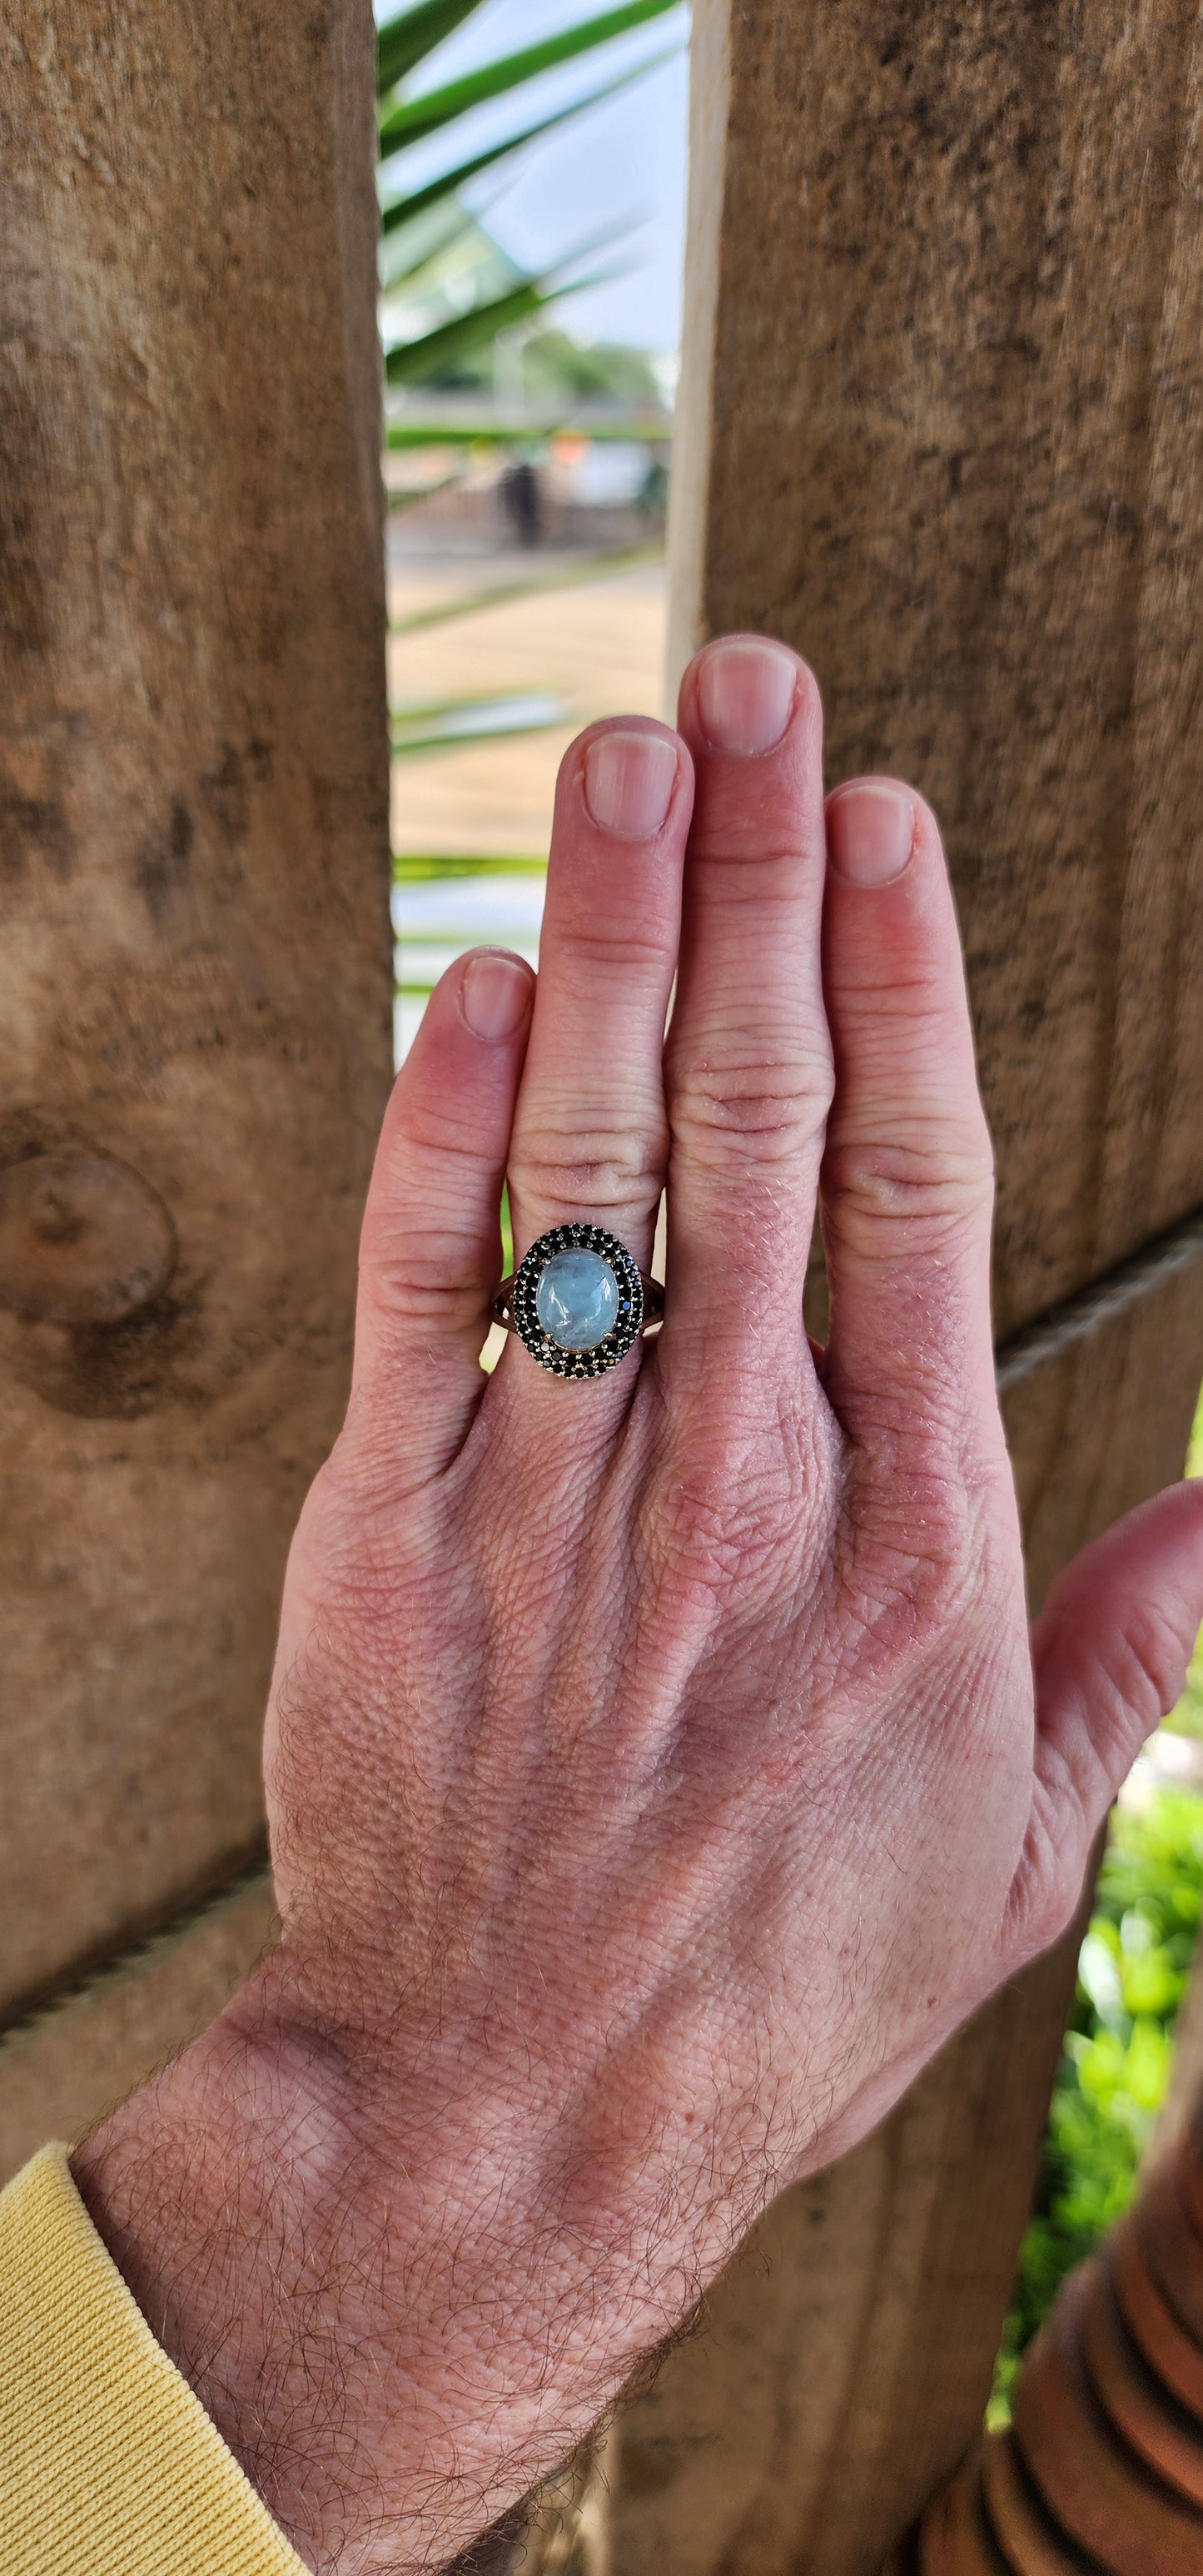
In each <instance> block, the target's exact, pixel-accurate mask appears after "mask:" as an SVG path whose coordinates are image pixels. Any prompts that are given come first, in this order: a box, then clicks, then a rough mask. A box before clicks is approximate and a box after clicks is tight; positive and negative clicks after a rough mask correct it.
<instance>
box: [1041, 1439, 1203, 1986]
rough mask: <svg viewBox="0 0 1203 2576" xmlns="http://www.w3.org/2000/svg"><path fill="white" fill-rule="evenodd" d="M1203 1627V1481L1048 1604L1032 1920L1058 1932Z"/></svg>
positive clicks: (1170, 1500)
mask: <svg viewBox="0 0 1203 2576" xmlns="http://www.w3.org/2000/svg"><path fill="white" fill-rule="evenodd" d="M1201 1624H1203V1478H1199V1479H1192V1480H1191V1481H1190V1482H1188V1483H1186V1484H1182V1485H1171V1486H1169V1487H1168V1489H1167V1491H1166V1492H1165V1493H1163V1494H1155V1495H1154V1497H1153V1499H1152V1501H1151V1502H1148V1503H1141V1504H1140V1505H1139V1507H1138V1509H1137V1510H1136V1511H1134V1512H1128V1513H1127V1514H1126V1516H1125V1518H1124V1519H1123V1520H1122V1521H1117V1522H1116V1523H1115V1526H1114V1528H1113V1529H1109V1530H1107V1531H1105V1532H1104V1534H1103V1536H1102V1538H1097V1539H1095V1540H1094V1541H1093V1543H1092V1544H1091V1546H1089V1547H1086V1548H1083V1550H1082V1552H1081V1555H1080V1556H1076V1557H1075V1558H1074V1559H1073V1562H1072V1564H1071V1565H1068V1566H1067V1567H1066V1568H1065V1571H1064V1573H1063V1574H1061V1575H1059V1576H1058V1578H1057V1581H1056V1582H1055V1583H1054V1585H1053V1587H1052V1590H1051V1592H1050V1593H1049V1596H1048V1599H1047V1601H1046V1603H1045V1606H1044V1609H1043V1610H1042V1612H1041V1614H1040V1617H1039V1618H1038V1619H1037V1621H1036V1623H1035V1626H1034V1627H1033V1630H1032V1664H1033V1670H1034V1674H1035V1684H1036V1744H1035V1768H1036V1786H1035V1801H1034V1807H1033V1827H1034V1832H1033V1836H1032V1838H1030V1840H1029V1847H1028V1853H1027V1855H1026V1857H1025V1863H1024V1870H1023V1872H1022V1873H1021V1877H1026V1878H1027V1879H1028V1881H1029V1884H1028V1886H1027V1887H1026V1889H1022V1890H1017V1894H1018V1895H1021V1896H1022V1898H1023V1900H1024V1902H1023V1905H1022V1910H1023V1911H1024V1912H1025V1913H1026V1912H1028V1911H1029V1910H1030V1908H1031V1904H1032V1900H1033V1898H1036V1899H1037V1900H1038V1911H1039V1913H1040V1914H1041V1915H1042V1916H1043V1915H1044V1913H1045V1909H1046V1908H1047V1911H1048V1916H1049V1918H1050V1919H1051V1924H1052V1931H1053V1932H1055V1931H1056V1930H1058V1929H1059V1928H1060V1927H1061V1925H1062V1923H1064V1922H1066V1921H1068V1919H1069V1916H1070V1915H1071V1914H1072V1911H1073V1908H1074V1906H1075V1904H1076V1902H1077V1897H1078V1893H1079V1890H1080V1887H1081V1882H1082V1877H1083V1873H1084V1871H1085V1868H1086V1862H1087V1858H1088V1856H1089V1853H1090V1849H1091V1845H1092V1843H1093V1841H1094V1837H1095V1835H1096V1833H1097V1832H1098V1829H1099V1826H1100V1825H1101V1824H1102V1821H1103V1818H1104V1816H1105V1815H1106V1813H1107V1809H1108V1807H1109V1806H1110V1804H1111V1801H1112V1799H1113V1798H1114V1797H1115V1794H1116V1791H1117V1790H1118V1789H1119V1787H1120V1786H1121V1783H1122V1782H1123V1781H1124V1779H1125V1778H1126V1777H1127V1774H1128V1772H1129V1771H1130V1770H1131V1767H1132V1764H1133V1762H1134V1761H1135V1759H1136V1756H1137V1754H1138V1753H1139V1751H1140V1748H1141V1745H1142V1744H1143V1742H1144V1740H1145V1737H1146V1736H1147V1735H1150V1734H1151V1733H1152V1731H1153V1728H1154V1727H1155V1726H1156V1725H1157V1723H1158V1721H1159V1719H1161V1718H1163V1717H1164V1716H1165V1715H1166V1714H1167V1712H1168V1711H1169V1710H1170V1709H1171V1708H1172V1707H1173V1705H1174V1702H1175V1700H1177V1699H1178V1698H1179V1697H1180V1696H1181V1693H1182V1687H1183V1683H1184V1681H1185V1679H1186V1667H1187V1665H1188V1663H1189V1661H1190V1658H1191V1655H1192V1653H1193V1651H1194V1645H1195V1639H1196V1637H1197V1635H1198V1632H1199V1628H1200V1625H1201ZM1033 1880H1035V1882H1036V1884H1032V1881H1033ZM1050 1937H1051V1936H1050Z"/></svg>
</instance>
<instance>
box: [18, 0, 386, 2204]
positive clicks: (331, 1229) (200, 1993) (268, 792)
mask: <svg viewBox="0 0 1203 2576" xmlns="http://www.w3.org/2000/svg"><path fill="white" fill-rule="evenodd" d="M0 59H2V61H3V69H4V109H3V117H4V148H3V153H2V155H0V337H2V338H3V342H4V361H3V367H2V369H0V411H2V414H3V426H2V429H0V531H2V549H0V551H2V561H3V568H2V570H0V886H2V887H3V894H4V936H3V942H2V943H0V997H2V1008H3V1020H4V1029H5V1047H4V1061H3V1073H2V1077H0V1084H2V1088H0V1461H2V1467H0V1474H2V1479H3V1527H2V1532H0V1549H2V1551H3V1568H2V1573H0V1597H2V1599H3V1605H4V1607H3V1620H4V1636H3V1640H2V1642H0V1671H2V1672H3V1676H4V1695H5V1701H6V1708H5V1764H4V1784H5V1785H4V1798H3V1802H2V1808H0V2023H2V2024H3V2025H4V2026H5V2027H6V2028H7V2030H8V2031H9V2033H10V2035H11V2044H10V2043H9V2042H5V2041H2V2040H0V2165H2V2167H3V2172H7V2171H8V2170H10V2169H11V2166H12V2164H13V2163H14V2162H16V2161H19V2159H20V2156H21V2154H22V2153H23V2152H25V2151H26V2149H27V2147H28V2145H29V2144H31V2143H33V2140H32V2139H31V2138H30V2136H29V2128H30V2125H31V2122H32V2123H33V2125H34V2128H35V2134H36V2133H37V2132H40V2133H41V2134H45V2127H44V2125H43V2124H44V2121H45V2117H46V2113H47V2110H48V2109H49V2110H50V2111H51V2113H52V2115H53V2116H54V2117H55V2118H56V2119H57V2118H59V2117H60V2116H61V2118H62V2119H63V2121H64V2122H65V2123H66V2124H69V2125H68V2134H69V2133H70V2129H72V2128H74V2129H78V2128H79V2127H80V2126H81V2125H83V2124H84V2123H85V2122H86V2121H87V2119H88V2118H90V2117H92V2116H95V2115H96V2114H98V2113H99V2112H100V2111H101V2110H103V2109H104V2108H105V2107H106V2106H107V2103H108V2102H109V2101H110V2100H112V2099H113V2098H115V2097H117V2096H119V2095H120V2094H121V2092H122V2091H123V2090H124V2089H125V2087H126V2085H127V2084H128V2083H129V2082H130V2081H133V2080H136V2079H137V2077H139V2076H140V2075H141V2074H143V2073H144V2072H145V2071H146V2069H147V2067H148V2066H150V2065H153V2064H154V2063H155V2062H156V2061H157V2060H158V2059H160V2058H161V2057H163V2056H164V2055H165V2054H167V2053H168V2052H169V2050H170V2049H171V2048H172V2047H173V2046H174V2045H175V2044H176V2043H177V2042H178V2041H179V2040H180V2039H182V2038H183V2037H185V2036H187V2034H188V2028H189V2026H190V2025H194V2024H195V2023H197V2022H200V2023H203V2022H204V2021H205V2020H207V2018H208V2017H209V2015H210V2013H211V2012H212V2011H213V2010H214V2009H215V2008H216V2006H217V2005H218V2004H219V2003H220V2002H221V2001H222V2000H223V1999H224V1995H225V1994H226V1993H227V1992H228V1991H229V1989H230V1987H231V1986H232V1985H234V1984H236V1983H237V1982H238V1981H239V1979H240V1977H241V1975H242V1974H243V1973H244V1972H245V1969H246V1967H247V1966H248V1965H249V1964H250V1962H251V1960H252V1959H253V1958H254V1955H255V1952H256V1950H257V1949H258V1947H259V1946H260V1945H261V1943H262V1941H263V1940H264V1938H265V1937H266V1934H267V1930H268V1926H269V1922H270V1907H269V1899H268V1895H267V1892H266V1889H265V1886H264V1884H263V1882H262V1880H261V1879H260V1878H258V1877H257V1876H256V1875H255V1865H256V1863H257V1862H258V1861H259V1860H261V1856H262V1808H261V1799H260V1788H259V1740H260V1730H261V1722H262V1711H263V1700H264V1691H265V1684H266V1680H267V1676H268V1672H269V1668H270V1660H271V1653H272V1644H273V1634H274V1625H275V1618H276V1609H277V1602H278V1595H279V1584H280V1577H281V1571H282V1567H283V1561H284V1553H285V1549H286V1546H287V1542H288V1536H289V1531H290V1527H291V1524H292V1521H293V1519H294V1517H295V1514H296V1510H297V1506H298V1504H299V1501H300V1498H301V1495H302V1493H303V1491H304V1488H305V1485H306V1482H307V1480H308V1478H309V1476H310V1474H311V1473H312V1471H313V1469H314V1467H315V1465H316V1464H317V1462H318V1460H319V1458H320V1457H321V1455H322V1454H323V1451H324V1449H325V1448H326V1447H327V1446H328V1444H329V1441H330V1439H331V1437H332V1435H333V1433H334V1431H335V1429H336V1427H337V1422H338V1418H339V1413H340V1409H341V1401H342V1397H343V1390H344V1382H345V1377H346V1370H347V1362H348V1355H349V1339H350V1317H351V1310H352V1297H353V1275H354V1255H355V1239H356V1233H357V1226H358V1215H359V1207H360V1203H361V1199H362V1194H363V1190H364V1187H365V1182H366V1177H367V1171H368V1167H369V1160H370V1155H371V1151H372V1145H373V1141H374V1136H375V1130H376V1126H377V1122H378V1117H379V1113H380V1110H381V1107H382V1104H383V1100H384V1097H385V1093H386V1089H387V1084H388V1080H389V1071H390V1015H391V989H392V979H391V959H390V947H389V936H388V920H387V897H388V833H387V790H388V773H387V743H386V728H385V717H384V652H383V599H382V589H383V584H382V555H381V523H380V476H379V357H378V349H377V342H376V330H375V234H376V216H375V197H374V182H373V168H374V131H375V129H374V115H373V106H374V86H373V67H374V41H373V27H372V19H371V12H370V8H369V5H368V0H308V5H307V6H306V7H304V8H299V7H298V8H287V9H281V10H274V11H273V10H268V11H266V12H265V11H262V10H260V11H258V12H255V11H250V12H248V11H247V10H246V9H244V8H240V7H238V6H236V5H234V0H195V5H192V6H190V7H187V8H185V9H182V10H177V9H171V8H168V9H164V8H162V7H160V6H158V5H156V0H129V5H128V6H125V7H123V8H121V9H120V10H117V11H113V10H111V9H108V8H105V7H103V6H101V5H100V0H64V5H63V6H61V7H57V8H55V9H54V10H52V11H50V12H46V11H45V10H43V9H40V8H37V7H35V6H33V5H32V0H24V5H20V0H19V5H18V7H17V9H16V12H15V14H14V13H13V12H11V11H10V13H9V15H8V18H7V20H6V24H5V27H4V30H3V32H2V33H0ZM239 1870H241V1871H242V1877H241V1879H240V1881H239V1883H238V1885H237V1887H236V1888H235V1889H234V1891H233V1893H232V1894H231V1897H230V1900H229V1904H228V1906H227V1907H226V1908H225V1910H224V1911H223V1910H222V1909H221V1908H219V1909H218V1912H217V1914H216V1915H215V1914H214V1911H213V1907H212V1905H211V1904H210V1903H209V1902H208V1899H209V1897H210V1895H211V1893H212V1891H214V1890H215V1889H216V1888H217V1887H218V1886H219V1885H220V1884H221V1882H223V1881H226V1880H229V1879H230V1877H231V1874H232V1873H236V1872H238V1871H239ZM248 1873H249V1874H248ZM173 1919H175V1920H176V1923H177V1929H176V1934H175V1936H172V1934H171V1933H170V1931H166V1932H165V1931H164V1929H163V1927H164V1926H165V1925H169V1924H170V1923H171V1922H172V1920H173ZM147 1934H155V1935H156V1938H155V1940H154V1941H152V1944H151V1948H150V1950H149V1951H147V1950H146V1949H145V1948H144V1947H137V1946H136V1945H138V1944H140V1943H142V1941H143V1938H144V1936H145V1935H147ZM173 1937H174V1938H175V1941H176V1944H177V1948H176V1950H173V1947H172V1941H173ZM132 1945H133V1946H132ZM119 1956H120V1957H128V1979H127V1981H126V1982H125V1983H124V1984H123V1983H122V1977H123V1974H124V1972H123V1971H122V1970H121V1969H119V1967H118V1966H117V1965H116V1964H115V1963H116V1961H117V1959H118V1957H119ZM97 1970H99V1971H100V1974H99V1976H98V1979H97V1981H96V1983H95V1984H94V1985H93V1986H91V1987H89V1988H88V1989H87V1991H85V1992H82V1993H81V1992H76V1993H75V1995H74V1997H73V1999H72V2000H70V2001H67V2000H65V1999H64V1998H65V1994H66V1990H67V1989H69V1988H72V1987H77V1986H78V1980H79V1978H80V1976H81V1973H82V1972H84V1971H87V1972H92V1971H97ZM114 1979H116V1984H114ZM56 1999H60V2000H61V2009H62V2011H63V2012H64V2013H66V2014H67V2017H68V2019H67V2023H66V2024H63V2025H62V2026H61V2027H60V2025H59V2024H58V2023H56V2019H55V2014H56V2010H57V2009H58V2002H57V2001H56ZM31 2006H36V2007H37V2008H38V2011H39V2014H40V2018H39V2019H38V2020H37V2022H36V2025H35V2024H28V2025H27V2026H26V2027H25V2028H24V2029H23V2030H22V2032H21V2033H20V2034H19V2035H16V2034H15V2033H14V2027H13V2026H14V2024H15V2023H16V2022H17V2021H18V2020H19V2019H20V2017H21V2016H23V2015H25V2014H27V2013H28V2011H29V2009H30V2007H31ZM39 2066H40V2067H41V2068H42V2070H43V2077H44V2081H43V2083H42V2086H41V2089H40V2090H39V2082H38V2068H39ZM2 2178H3V2173H0V2179H2Z"/></svg>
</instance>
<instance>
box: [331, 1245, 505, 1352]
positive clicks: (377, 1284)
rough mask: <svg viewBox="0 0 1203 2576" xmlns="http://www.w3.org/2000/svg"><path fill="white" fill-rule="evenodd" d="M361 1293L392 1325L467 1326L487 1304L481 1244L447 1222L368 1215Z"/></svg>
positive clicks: (361, 1259) (450, 1328)
mask: <svg viewBox="0 0 1203 2576" xmlns="http://www.w3.org/2000/svg"><path fill="white" fill-rule="evenodd" d="M359 1291H360V1296H361V1299H362V1300H363V1301H364V1303H365V1304H366V1305H368V1306H369V1307H370V1308H371V1310H372V1311H373V1312H374V1313H375V1314H378V1315H380V1316H382V1317H383V1318H385V1319H386V1320H387V1321H388V1322H389V1323H390V1324H391V1325H393V1326H401V1327H404V1326H410V1327H415V1328H417V1329H419V1330H420V1329H421V1328H422V1327H423V1326H425V1325H430V1324H436V1325H437V1327H438V1329H439V1331H440V1332H441V1333H446V1332H448V1331H451V1332H454V1331H455V1330H456V1328H457V1326H460V1325H462V1326H463V1327H464V1328H465V1329H466V1327H467V1326H468V1325H469V1324H470V1323H475V1322H476V1321H477V1320H478V1319H479V1317H480V1315H481V1311H482V1305H483V1297H484V1290H483V1286H482V1281H481V1275H480V1245H479V1242H478V1240H477V1238H476V1236H475V1235H473V1234H468V1233H457V1232H456V1230H455V1228H454V1227H453V1226H449V1225H447V1224H446V1222H442V1223H440V1224H438V1225H435V1224H431V1225H429V1226H425V1227H424V1226H420V1225H414V1224H407V1225H405V1226H404V1227H402V1226H398V1225H390V1223H389V1222H388V1220H387V1219H385V1218H369V1219H368V1220H367V1221H366V1222H365V1225H364V1231H363V1241H362V1244H361V1246H360V1256H359Z"/></svg>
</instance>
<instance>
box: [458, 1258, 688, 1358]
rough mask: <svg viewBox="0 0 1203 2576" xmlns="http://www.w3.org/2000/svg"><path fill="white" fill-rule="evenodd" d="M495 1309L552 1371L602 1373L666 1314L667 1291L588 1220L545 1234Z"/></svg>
mask: <svg viewBox="0 0 1203 2576" xmlns="http://www.w3.org/2000/svg"><path fill="white" fill-rule="evenodd" d="M493 1313H494V1316H495V1318H496V1321H497V1322H498V1323H499V1324H504V1326H505V1329H506V1331H507V1333H517V1335H518V1338H519V1341H521V1342H523V1343H524V1344H525V1346H526V1348H527V1350H528V1351H529V1352H530V1355H531V1358H532V1359H533V1360H537V1361H538V1363H539V1366H540V1368H545V1369H550V1370H551V1372H552V1375H553V1377H603V1376H604V1375H605V1372H606V1370H607V1369H612V1368H617V1366H618V1363H619V1361H620V1360H623V1359H625V1358H626V1355H627V1352H628V1351H629V1350H630V1349H631V1346H632V1344H633V1343H635V1342H637V1341H638V1339H639V1336H640V1334H641V1333H646V1332H647V1331H648V1330H649V1329H650V1327H651V1326H652V1325H653V1324H658V1323H659V1322H660V1321H661V1319H662V1317H663V1314H664V1290H663V1288H662V1287H661V1285H660V1282H659V1280H658V1279H651V1278H649V1276H648V1273H647V1272H646V1270H640V1269H639V1268H638V1266H637V1264H636V1263H635V1262H634V1261H633V1260H632V1258H631V1255H630V1253H629V1252H628V1251H627V1248H626V1245H625V1243H620V1242H619V1240H618V1237H617V1235H616V1234H608V1233H607V1232H606V1229H605V1227H604V1226H602V1225H589V1224H587V1223H586V1222H584V1221H583V1220H582V1221H581V1222H580V1223H579V1224H576V1225H553V1226H552V1228H551V1231H550V1233H548V1234H541V1235H539V1237H538V1239H537V1241H536V1242H534V1243H532V1245H531V1248H530V1251H529V1252H528V1253H527V1254H526V1255H525V1257H524V1259H523V1260H522V1261H520V1262H519V1264H518V1268H517V1269H516V1270H515V1271H514V1272H513V1273H512V1275H511V1277H510V1278H508V1279H503V1280H502V1283H501V1286H500V1288H499V1289H498V1291H497V1294H496V1296H495V1297H494V1299H493Z"/></svg>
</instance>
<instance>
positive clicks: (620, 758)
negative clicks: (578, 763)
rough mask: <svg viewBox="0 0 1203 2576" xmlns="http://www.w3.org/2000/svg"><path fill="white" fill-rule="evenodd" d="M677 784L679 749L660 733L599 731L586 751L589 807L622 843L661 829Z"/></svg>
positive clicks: (586, 783) (596, 821) (586, 798)
mask: <svg viewBox="0 0 1203 2576" xmlns="http://www.w3.org/2000/svg"><path fill="white" fill-rule="evenodd" d="M676 783H677V751H676V745H675V743H671V742H666V741H665V739H664V736H663V734H662V733H598V734H595V735H594V737H593V740H592V742H591V743H590V745H589V747H588V750H587V751H586V753H585V803H586V805H587V806H588V808H589V811H590V813H591V815H592V816H593V820H594V822H595V823H600V825H601V828H602V830H603V832H615V833H617V835H618V838H619V840H620V841H648V840H650V839H651V836H652V833H653V832H658V831H659V829H660V826H661V824H662V822H663V821H664V817H665V815H666V814H667V812H668V809H669V806H670V805H671V803H672V792H673V789H674V787H675V786H676Z"/></svg>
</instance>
